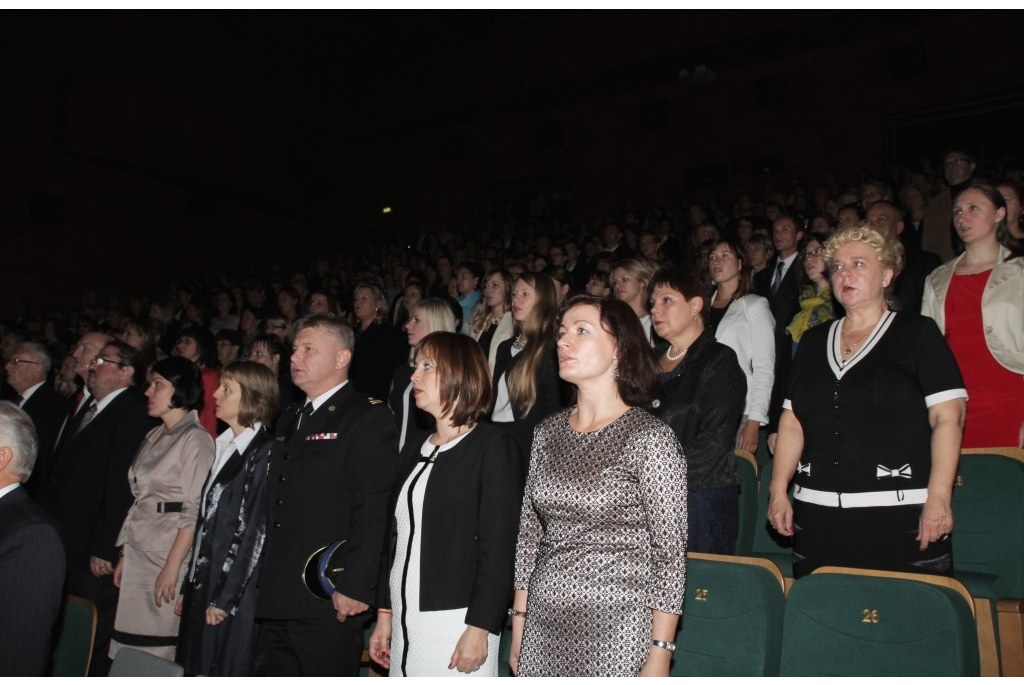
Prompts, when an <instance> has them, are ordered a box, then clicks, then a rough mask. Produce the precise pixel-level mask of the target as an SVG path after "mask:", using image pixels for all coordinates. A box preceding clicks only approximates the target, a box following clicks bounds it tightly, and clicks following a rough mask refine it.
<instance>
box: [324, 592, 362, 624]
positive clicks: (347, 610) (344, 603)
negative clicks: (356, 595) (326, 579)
mask: <svg viewBox="0 0 1024 685" xmlns="http://www.w3.org/2000/svg"><path fill="white" fill-rule="evenodd" d="M331 602H332V603H333V604H334V610H335V611H337V612H338V621H339V622H341V623H344V622H345V619H347V618H348V617H349V616H355V615H356V614H361V613H363V612H364V611H366V610H367V609H369V608H370V605H369V604H363V603H362V602H360V601H358V600H355V599H349V598H348V597H346V596H345V595H343V594H341V593H340V592H335V593H334V594H333V595H331Z"/></svg>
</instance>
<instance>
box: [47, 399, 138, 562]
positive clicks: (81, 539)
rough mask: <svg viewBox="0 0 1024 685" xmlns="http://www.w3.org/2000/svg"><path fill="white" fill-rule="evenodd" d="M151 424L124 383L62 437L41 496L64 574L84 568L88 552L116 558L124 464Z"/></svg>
mask: <svg viewBox="0 0 1024 685" xmlns="http://www.w3.org/2000/svg"><path fill="white" fill-rule="evenodd" d="M77 423H78V422H77V420H76V421H75V422H71V423H69V424H68V426H67V427H66V428H65V431H74V430H75V428H76V426H77ZM156 425H157V421H156V419H153V418H150V416H149V415H148V414H147V413H146V399H145V398H144V397H143V396H142V395H141V394H140V393H139V392H138V391H137V390H135V389H134V388H128V389H127V390H125V391H124V392H122V393H121V394H120V395H118V396H117V397H115V398H114V399H113V401H112V402H111V403H110V404H109V405H108V406H106V407H105V408H104V409H103V411H101V412H100V413H99V414H97V415H96V418H94V419H93V420H92V422H91V423H90V424H89V425H88V426H86V427H85V428H83V429H82V430H81V432H79V433H77V434H75V433H73V432H69V434H68V435H67V436H66V437H65V439H64V440H62V444H61V445H60V448H59V451H58V453H57V454H56V455H55V457H54V462H53V472H52V475H51V478H50V483H49V485H48V486H47V488H46V490H45V492H44V493H43V497H42V501H43V504H44V507H45V509H46V510H47V512H49V514H50V515H51V516H52V517H53V518H54V520H55V521H56V522H57V527H58V530H60V533H61V536H62V537H63V538H64V549H65V550H66V551H67V556H68V574H69V575H84V574H88V573H90V570H89V557H93V556H94V557H99V558H100V559H106V560H107V561H109V562H111V563H114V562H116V561H117V548H116V547H115V544H114V543H115V542H117V535H118V533H119V532H120V531H121V526H122V525H124V518H125V516H126V515H127V513H128V508H129V507H130V506H131V504H132V493H131V489H130V488H129V486H128V467H130V466H131V463H132V460H133V459H135V455H136V453H138V451H139V446H140V445H141V444H142V441H143V439H145V437H146V434H147V433H149V431H151V430H152V429H153V428H154V427H155V426H156Z"/></svg>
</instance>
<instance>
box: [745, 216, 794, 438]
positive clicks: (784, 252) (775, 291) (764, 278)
mask: <svg viewBox="0 0 1024 685" xmlns="http://www.w3.org/2000/svg"><path fill="white" fill-rule="evenodd" d="M803 239H804V222H803V220H802V219H799V218H797V217H795V216H792V215H790V214H782V215H781V216H779V218H777V219H776V220H775V223H774V224H772V242H774V243H775V255H776V257H775V262H774V263H773V264H772V265H771V268H769V269H763V270H761V271H759V272H758V273H757V274H756V275H755V276H754V289H755V290H756V291H757V294H758V295H760V296H761V297H764V298H766V299H767V300H768V304H769V306H771V309H772V316H773V317H775V385H774V386H773V387H772V399H771V402H770V403H769V405H768V434H769V436H770V435H772V434H773V433H775V430H776V427H777V426H778V423H779V416H780V415H781V414H782V400H783V395H784V394H785V390H786V376H787V374H788V372H789V362H790V360H791V359H792V354H790V350H791V349H792V346H793V339H792V338H790V337H789V334H788V333H787V332H786V327H787V326H789V322H790V321H792V320H793V315H794V314H796V310H797V282H798V280H799V279H798V278H797V268H802V267H800V264H799V260H798V259H797V248H798V247H799V245H800V241H802V240H803ZM769 440H770V443H769V444H772V443H774V440H772V439H771V438H769Z"/></svg>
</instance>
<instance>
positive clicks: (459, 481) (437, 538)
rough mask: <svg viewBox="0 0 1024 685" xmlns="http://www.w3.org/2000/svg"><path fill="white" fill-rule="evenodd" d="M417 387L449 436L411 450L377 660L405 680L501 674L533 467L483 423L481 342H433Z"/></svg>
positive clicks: (395, 500) (383, 591) (440, 336)
mask: <svg viewBox="0 0 1024 685" xmlns="http://www.w3.org/2000/svg"><path fill="white" fill-rule="evenodd" d="M412 383H413V395H414V397H415V399H416V406H418V407H419V408H420V409H423V410H424V411H426V412H428V413H429V414H431V415H432V416H433V417H434V418H435V419H436V420H437V428H436V432H435V433H433V434H432V435H431V436H430V437H429V438H427V439H426V440H425V441H423V442H419V441H417V442H410V443H408V444H406V446H405V448H404V449H403V450H402V456H401V461H400V465H399V470H398V477H397V479H396V481H395V487H394V489H393V490H392V495H391V511H392V512H393V513H394V516H393V518H392V520H391V526H390V536H389V538H388V539H389V540H390V544H388V545H386V546H385V550H384V559H383V560H382V563H381V577H380V582H379V583H378V586H377V587H378V590H377V606H378V610H377V626H376V627H375V628H374V631H373V635H372V636H371V638H370V657H371V658H372V659H373V660H374V661H375V662H377V663H378V664H380V665H381V666H384V667H385V668H388V669H395V670H397V673H398V674H401V675H403V676H406V675H408V676H412V675H417V676H423V675H425V676H444V675H451V674H452V673H451V672H452V670H458V671H459V672H462V673H473V672H475V671H477V670H480V675H487V676H497V674H498V639H499V634H500V632H501V628H502V626H503V625H504V623H505V614H506V609H507V608H508V605H509V599H510V597H511V595H512V574H513V564H514V560H515V543H516V532H517V530H518V512H519V507H520V505H521V502H522V494H523V481H524V473H523V460H522V458H521V457H520V455H519V452H518V449H517V448H516V445H515V443H514V441H512V440H511V439H509V438H508V437H507V436H505V435H504V434H503V433H502V432H501V431H500V430H498V429H497V428H495V427H494V426H491V425H489V424H486V423H480V420H481V419H482V418H483V417H484V416H485V415H486V412H487V409H488V407H489V406H490V402H491V384H490V371H489V367H488V364H487V358H486V357H484V354H483V351H482V350H481V349H480V346H479V345H478V344H477V343H476V342H475V341H474V340H473V339H472V338H470V337H468V336H464V335H460V334H458V333H447V332H439V333H431V334H430V335H428V336H426V337H425V338H423V340H422V341H421V342H420V343H419V345H418V346H417V349H416V355H415V368H414V372H413V375H412Z"/></svg>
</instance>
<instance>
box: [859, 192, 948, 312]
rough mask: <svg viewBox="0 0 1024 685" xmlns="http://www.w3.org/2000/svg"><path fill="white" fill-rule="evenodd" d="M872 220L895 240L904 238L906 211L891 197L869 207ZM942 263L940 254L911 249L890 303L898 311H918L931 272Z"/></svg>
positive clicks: (893, 289)
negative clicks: (895, 203)
mask: <svg viewBox="0 0 1024 685" xmlns="http://www.w3.org/2000/svg"><path fill="white" fill-rule="evenodd" d="M868 223H870V224H871V225H872V226H873V227H874V228H875V229H877V230H878V231H880V232H881V233H882V234H884V235H887V236H889V238H890V239H891V240H895V241H896V242H899V241H900V235H901V234H902V233H903V230H904V228H905V226H906V224H904V222H903V212H901V211H900V208H899V207H897V206H896V205H894V204H893V203H891V202H889V201H888V200H880V201H878V202H876V203H874V204H873V205H871V207H870V208H869V209H868ZM941 265H942V262H941V261H940V259H939V255H937V254H935V253H933V252H928V251H927V250H920V249H919V250H907V251H906V252H905V255H904V264H903V270H902V271H900V275H899V276H897V277H896V281H895V282H894V283H893V285H892V293H891V295H890V298H889V299H890V304H891V305H892V306H893V308H895V309H896V310H897V311H900V312H911V313H912V314H917V313H919V312H920V311H921V302H922V301H923V300H924V285H925V282H926V281H927V280H928V275H929V274H930V273H931V272H932V271H935V269H937V268H939V266H941Z"/></svg>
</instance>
